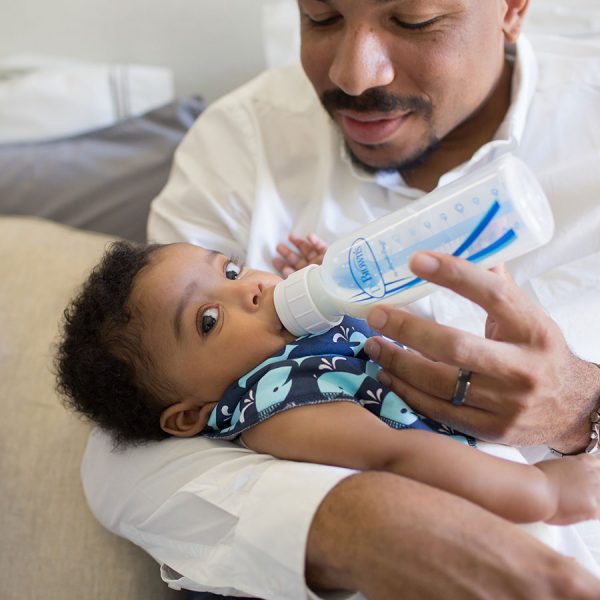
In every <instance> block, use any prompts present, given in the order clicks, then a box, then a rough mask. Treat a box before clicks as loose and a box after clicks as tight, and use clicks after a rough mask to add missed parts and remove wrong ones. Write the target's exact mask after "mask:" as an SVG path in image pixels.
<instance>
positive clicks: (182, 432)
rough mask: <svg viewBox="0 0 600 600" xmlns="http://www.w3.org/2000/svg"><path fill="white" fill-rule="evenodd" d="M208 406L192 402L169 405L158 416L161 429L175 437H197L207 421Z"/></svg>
mask: <svg viewBox="0 0 600 600" xmlns="http://www.w3.org/2000/svg"><path fill="white" fill-rule="evenodd" d="M207 408H212V406H211V407H208V406H198V403H197V402H194V401H193V400H182V401H181V402H176V403H175V404H171V406H168V407H167V408H165V410H163V412H162V413H161V415H160V427H161V429H162V430H163V431H164V432H166V433H168V434H170V435H174V436H176V437H193V436H195V435H198V434H199V433H200V432H201V431H202V430H203V429H204V428H205V427H206V423H207V421H208V416H209V414H210V411H207V410H206V409H207Z"/></svg>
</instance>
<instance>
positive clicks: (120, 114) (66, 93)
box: [0, 56, 174, 144]
mask: <svg viewBox="0 0 600 600" xmlns="http://www.w3.org/2000/svg"><path fill="white" fill-rule="evenodd" d="M173 99H174V83H173V74H172V72H171V71H170V70H169V69H165V68H162V67H151V66H142V65H125V64H102V63H90V62H76V61H71V60H66V59H58V58H42V57H37V56H14V57H9V58H5V59H3V60H0V144H2V143H15V142H39V141H46V140H51V139H57V138H62V137H67V136H72V135H76V134H80V133H85V132H87V131H92V130H95V129H99V128H102V127H109V126H111V125H114V124H115V123H117V122H119V121H121V120H123V119H125V118H128V117H132V116H138V115H141V114H143V113H146V112H148V111H150V110H153V109H155V108H158V107H159V106H163V105H165V104H168V103H169V102H172V101H173Z"/></svg>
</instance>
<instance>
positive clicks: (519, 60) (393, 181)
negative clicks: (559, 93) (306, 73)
mask: <svg viewBox="0 0 600 600" xmlns="http://www.w3.org/2000/svg"><path fill="white" fill-rule="evenodd" d="M506 57H507V59H508V60H510V61H513V62H514V70H513V79H512V88H511V104H510V107H509V109H508V112H507V113H506V116H505V118H504V120H503V121H502V123H501V124H500V127H499V128H498V130H497V131H496V134H495V135H494V139H492V140H490V141H489V142H487V143H486V144H484V145H483V146H481V148H479V149H478V150H477V151H476V152H475V153H474V154H473V156H472V157H471V158H470V159H469V160H468V161H467V162H465V163H463V164H461V165H458V166H457V167H455V168H454V169H452V170H451V171H448V173H445V174H444V175H443V176H442V177H441V178H440V181H439V183H438V185H445V184H447V183H450V182H451V181H453V180H454V179H457V178H458V177H460V176H461V175H463V174H464V173H465V172H467V171H470V170H471V169H472V168H474V167H476V166H480V165H481V164H482V163H488V162H490V161H491V160H493V159H494V158H496V157H497V156H499V155H500V154H505V153H507V152H510V151H512V150H516V148H518V146H519V145H520V143H521V139H522V137H523V132H524V131H525V124H526V122H527V113H528V112H529V108H530V106H531V104H532V102H533V97H534V94H535V89H536V86H537V80H538V66H537V60H536V57H535V54H534V51H533V48H532V46H531V43H530V42H529V40H528V39H527V38H526V36H525V35H523V34H521V36H520V37H519V39H518V41H517V43H516V44H510V45H507V46H506ZM338 135H339V138H340V152H341V157H342V160H343V161H344V162H345V163H347V164H348V166H349V168H350V170H351V172H352V174H353V176H354V177H356V179H358V180H360V181H367V182H374V183H377V184H378V185H380V186H382V187H384V188H389V189H393V190H397V191H401V192H402V193H403V194H405V195H408V196H415V197H419V196H421V195H422V191H421V190H417V189H415V188H411V187H410V186H408V185H406V183H405V182H404V179H403V178H402V176H401V175H400V174H399V173H396V172H391V173H390V172H383V173H375V174H369V173H366V172H364V171H363V170H361V169H360V168H359V167H357V166H355V165H354V163H353V162H352V159H351V158H350V155H349V152H348V149H347V148H346V144H345V143H344V139H343V136H342V135H341V133H340V132H339V130H338Z"/></svg>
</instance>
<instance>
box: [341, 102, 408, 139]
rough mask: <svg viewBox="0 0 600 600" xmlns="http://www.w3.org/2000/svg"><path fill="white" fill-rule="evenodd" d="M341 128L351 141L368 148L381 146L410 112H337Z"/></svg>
mask: <svg viewBox="0 0 600 600" xmlns="http://www.w3.org/2000/svg"><path fill="white" fill-rule="evenodd" d="M338 114H339V116H340V121H341V127H342V130H343V131H344V133H345V134H346V136H347V137H348V138H350V139H351V140H352V141H354V142H357V143H359V144H366V145H369V146H372V145H376V144H383V143H384V142H386V141H387V140H389V139H390V138H391V137H392V136H393V135H394V134H395V133H396V132H397V131H398V129H400V127H401V126H402V124H403V123H404V122H405V121H406V120H407V118H408V117H409V116H410V114H411V112H404V113H393V114H390V113H355V112H351V111H346V110H340V111H338Z"/></svg>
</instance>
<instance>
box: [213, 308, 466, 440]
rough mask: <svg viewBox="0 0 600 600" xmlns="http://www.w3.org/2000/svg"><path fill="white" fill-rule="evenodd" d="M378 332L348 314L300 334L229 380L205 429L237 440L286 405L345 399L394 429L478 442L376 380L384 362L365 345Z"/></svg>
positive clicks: (290, 406)
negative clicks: (416, 409)
mask: <svg viewBox="0 0 600 600" xmlns="http://www.w3.org/2000/svg"><path fill="white" fill-rule="evenodd" d="M374 335H377V334H376V333H375V332H374V331H373V330H372V329H370V328H369V327H368V326H367V324H366V323H365V322H364V321H361V320H358V319H353V318H351V317H345V318H344V319H343V321H342V322H341V323H340V324H339V325H337V326H336V327H333V328H332V329H330V330H328V331H326V332H325V333H322V334H318V335H307V336H303V337H301V338H298V339H297V340H295V341H294V342H292V343H291V344H288V345H287V346H285V347H284V348H283V349H282V350H281V352H279V353H278V354H277V355H274V356H271V357H270V358H268V359H266V360H265V361H263V362H262V363H261V364H260V365H258V366H257V367H256V368H254V369H252V371H250V372H249V373H246V374H245V375H244V376H243V377H241V378H240V379H239V380H238V381H236V382H235V383H234V384H232V385H231V386H229V388H228V389H227V390H226V391H225V394H224V395H223V397H222V398H221V400H220V401H219V403H218V404H217V405H216V406H215V408H214V409H213V411H212V412H211V415H210V417H209V421H208V425H207V427H206V428H205V429H204V431H203V432H202V435H204V436H206V437H210V438H217V439H225V440H232V439H235V438H236V437H238V436H239V435H240V434H241V433H242V432H243V431H245V430H246V429H249V428H250V427H253V426H254V425H257V424H258V423H260V422H262V421H264V420H265V419H268V418H269V417H271V416H272V415H275V414H277V413H280V412H282V411H285V410H290V409H292V408H295V407H297V406H304V405H307V404H322V403H325V402H340V401H346V402H356V403H357V404H360V405H361V406H363V407H364V408H365V409H366V410H368V411H370V412H372V413H373V414H374V415H376V416H377V417H379V418H380V419H381V420H382V421H384V422H385V423H387V424H388V425H389V426H390V427H393V428H394V429H405V428H413V429H424V430H426V431H432V432H436V433H442V434H445V435H449V436H452V437H454V438H455V439H457V440H458V441H461V442H463V443H465V444H468V445H470V446H476V442H475V440H474V439H473V438H471V437H470V436H466V435H463V434H460V433H457V432H455V431H453V430H452V429H450V428H449V427H446V426H445V425H442V424H440V423H436V422H435V421H432V420H431V419H427V418H426V417H424V416H421V415H419V414H417V413H415V412H414V411H413V410H412V409H411V408H410V407H409V406H408V405H407V404H406V402H404V400H402V398H400V397H399V396H398V395H397V394H395V393H394V392H393V391H392V390H390V389H389V388H387V387H385V386H384V385H382V384H381V383H380V382H379V381H378V380H377V372H378V371H379V368H380V367H379V366H378V365H377V364H376V363H374V362H373V361H371V360H370V359H369V357H368V355H367V354H366V352H365V351H364V345H365V342H366V341H367V339H368V338H369V337H371V336H374Z"/></svg>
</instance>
